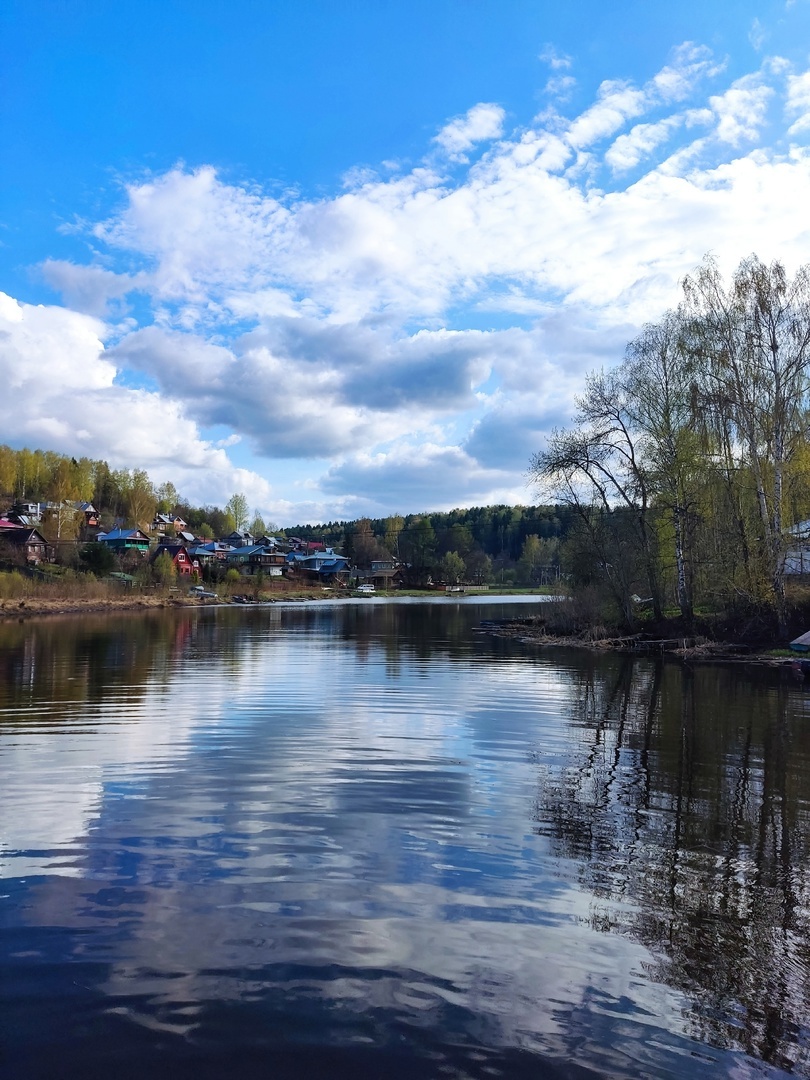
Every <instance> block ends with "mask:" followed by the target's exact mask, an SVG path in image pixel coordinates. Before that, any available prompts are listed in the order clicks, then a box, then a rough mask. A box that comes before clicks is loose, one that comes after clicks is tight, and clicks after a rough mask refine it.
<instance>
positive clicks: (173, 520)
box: [150, 514, 188, 536]
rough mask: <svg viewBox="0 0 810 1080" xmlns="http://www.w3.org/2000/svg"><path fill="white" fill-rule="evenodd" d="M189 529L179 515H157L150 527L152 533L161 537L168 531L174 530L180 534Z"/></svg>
mask: <svg viewBox="0 0 810 1080" xmlns="http://www.w3.org/2000/svg"><path fill="white" fill-rule="evenodd" d="M187 528H188V524H187V522H185V521H183V519H182V518H181V517H180V516H179V514H155V518H154V521H153V522H152V524H151V526H150V529H151V531H152V532H156V533H159V534H160V535H161V536H162V535H163V534H164V533H165V532H166V530H167V529H174V531H175V532H176V533H179V532H183V531H184V530H185V529H187Z"/></svg>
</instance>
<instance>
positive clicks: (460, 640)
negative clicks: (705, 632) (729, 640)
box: [0, 598, 810, 1080]
mask: <svg viewBox="0 0 810 1080" xmlns="http://www.w3.org/2000/svg"><path fill="white" fill-rule="evenodd" d="M531 610H532V609H531V608H530V607H527V606H525V605H511V604H510V605H505V604H503V603H501V602H496V603H486V602H484V601H479V600H478V599H476V600H473V599H472V598H470V599H466V600H462V601H450V600H444V599H440V600H438V601H436V602H433V603H421V602H411V603H408V602H394V603H386V602H383V601H381V600H379V599H374V600H369V601H363V602H359V603H324V604H320V603H319V604H308V605H305V604H299V605H286V606H285V605H274V606H271V607H267V608H255V609H219V610H194V611H192V610H187V611H179V612H171V613H169V612H162V613H156V614H150V615H129V616H115V617H113V616H98V617H84V618H81V619H55V620H50V621H49V620H40V621H34V622H30V623H20V624H17V623H11V624H8V623H7V624H4V625H2V626H0V669H1V670H2V680H0V1054H1V1055H2V1056H0V1075H2V1076H3V1077H4V1078H13V1080H17V1078H25V1080H34V1078H42V1080H53V1078H58V1080H65V1078H73V1077H82V1080H87V1078H96V1077H98V1078H101V1077H104V1078H105V1080H106V1078H109V1077H115V1078H116V1080H120V1078H124V1080H129V1078H133V1080H134V1078H138V1080H141V1078H144V1077H145V1078H148V1080H163V1078H164V1077H165V1078H169V1077H171V1078H172V1080H177V1078H185V1077H189V1078H191V1077H194V1078H197V1080H199V1078H203V1080H207V1078H209V1077H210V1078H219V1077H231V1076H236V1077H239V1078H240V1080H253V1078H258V1077H262V1078H272V1080H276V1078H287V1077H296V1078H301V1077H317V1078H320V1077H347V1078H348V1077H352V1078H365V1077H384V1078H385V1080H396V1078H417V1077H418V1078H430V1077H448V1078H451V1077H452V1078H462V1077H476V1078H478V1077H480V1078H482V1080H483V1078H485V1077H486V1078H489V1077H509V1078H522V1077H533V1078H536V1077H552V1078H566V1080H567V1078H579V1077H589V1076H600V1077H697V1078H700V1077H715V1076H716V1077H720V1076H723V1077H725V1076H734V1077H737V1078H744V1077H760V1076H780V1075H786V1074H793V1075H802V1076H808V1075H810V1031H809V1029H808V1020H809V1018H810V970H808V969H809V968H810V911H809V910H808V897H809V896H810V889H809V888H808V886H809V885H810V862H808V855H810V850H809V849H810V694H808V692H807V691H805V690H804V689H803V687H802V686H800V685H797V684H795V683H792V682H790V681H789V679H787V678H786V677H784V676H781V675H779V674H774V673H765V674H759V675H754V674H751V673H748V672H745V671H741V670H736V669H729V668H722V667H699V668H696V669H694V670H692V669H689V668H684V667H681V666H680V665H678V664H675V663H662V662H660V661H658V660H653V659H647V658H634V657H622V656H616V655H608V656H603V655H592V654H589V653H587V652H577V651H571V650H564V649H545V650H543V649H539V648H537V647H534V646H528V645H521V644H520V643H517V642H513V641H506V640H502V639H498V638H495V637H492V636H489V635H487V634H482V633H481V632H480V631H479V630H477V627H478V626H479V624H480V622H481V620H482V619H493V618H495V619H497V618H503V617H506V616H507V615H510V614H526V613H528V612H530V611H531Z"/></svg>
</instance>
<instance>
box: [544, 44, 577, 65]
mask: <svg viewBox="0 0 810 1080" xmlns="http://www.w3.org/2000/svg"><path fill="white" fill-rule="evenodd" d="M540 59H541V60H542V61H543V63H544V64H548V66H549V67H550V68H551V70H552V71H560V70H561V69H562V70H566V69H567V68H570V67H571V64H572V62H573V61H572V60H571V57H570V56H567V55H566V54H565V53H561V52H558V51H557V49H556V48H555V47H554V46H553V45H544V46H543V50H542V52H541V53H540Z"/></svg>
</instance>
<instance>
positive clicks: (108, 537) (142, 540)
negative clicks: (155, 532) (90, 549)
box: [96, 528, 149, 555]
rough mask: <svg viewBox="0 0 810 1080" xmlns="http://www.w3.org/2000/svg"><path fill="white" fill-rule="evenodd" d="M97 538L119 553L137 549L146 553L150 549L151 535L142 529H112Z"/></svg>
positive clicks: (143, 553) (136, 550) (140, 552)
mask: <svg viewBox="0 0 810 1080" xmlns="http://www.w3.org/2000/svg"><path fill="white" fill-rule="evenodd" d="M96 540H97V541H98V542H99V543H100V544H106V545H107V546H108V547H109V548H112V550H113V551H116V552H118V553H119V554H122V553H124V552H130V551H135V552H138V553H139V554H141V555H145V554H146V553H147V551H148V550H149V537H148V536H147V535H146V533H144V532H141V530H140V529H121V528H115V529H110V531H109V532H104V533H99V534H98V536H97V537H96Z"/></svg>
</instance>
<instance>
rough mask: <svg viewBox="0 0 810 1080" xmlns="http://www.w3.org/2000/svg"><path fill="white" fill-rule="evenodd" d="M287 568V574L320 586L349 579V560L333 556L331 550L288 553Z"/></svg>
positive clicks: (340, 556)
mask: <svg viewBox="0 0 810 1080" xmlns="http://www.w3.org/2000/svg"><path fill="white" fill-rule="evenodd" d="M287 568H288V569H287V572H288V574H292V575H295V576H299V577H301V578H302V579H304V580H309V581H320V582H321V583H322V584H335V583H339V582H346V581H348V578H349V560H348V559H347V558H346V556H345V555H337V554H335V552H334V551H333V550H332V549H331V548H326V549H325V550H324V551H314V552H312V553H307V552H305V551H290V552H289V553H288V554H287Z"/></svg>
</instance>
